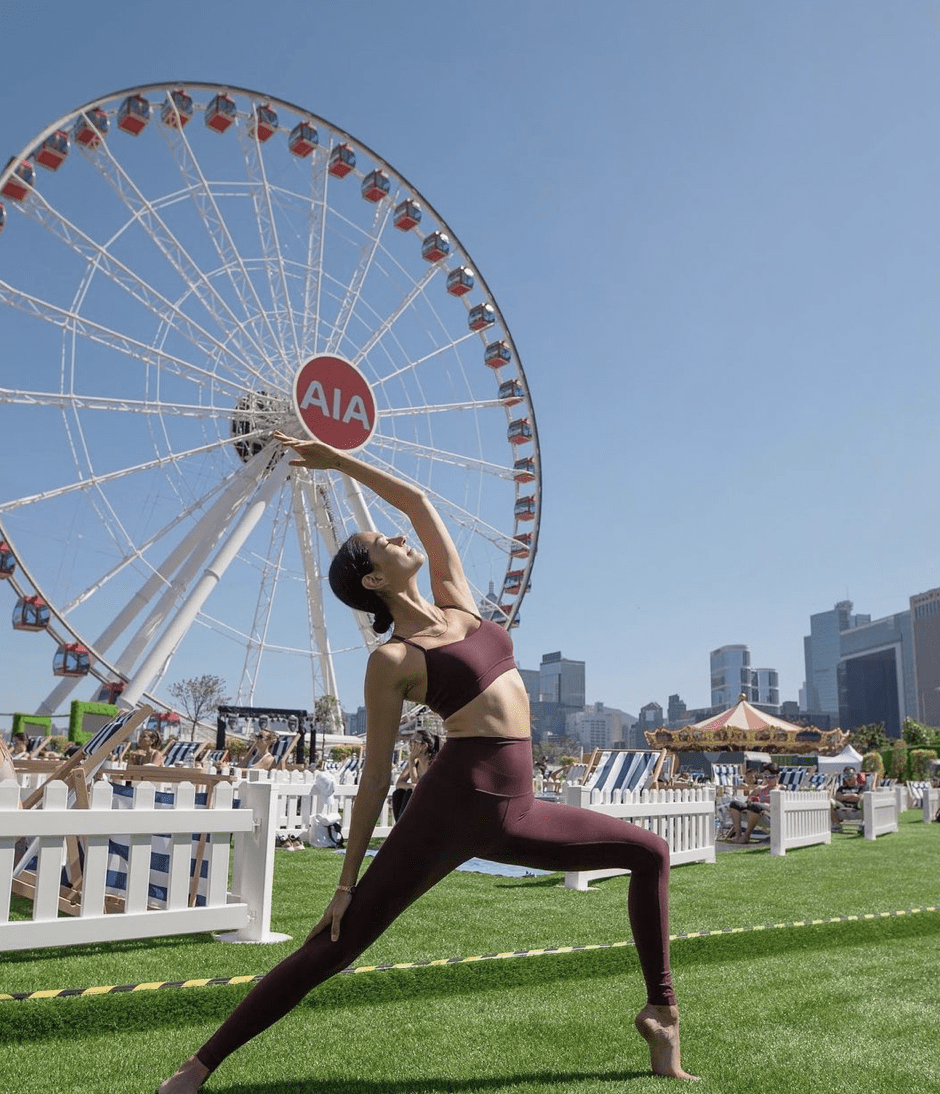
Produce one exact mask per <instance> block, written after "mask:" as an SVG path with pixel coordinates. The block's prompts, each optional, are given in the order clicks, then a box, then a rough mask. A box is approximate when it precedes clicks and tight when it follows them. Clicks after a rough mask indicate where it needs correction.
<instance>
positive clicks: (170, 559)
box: [62, 465, 251, 618]
mask: <svg viewBox="0 0 940 1094" xmlns="http://www.w3.org/2000/svg"><path fill="white" fill-rule="evenodd" d="M250 477H251V475H250V471H249V470H246V467H245V466H244V465H242V466H240V467H238V468H237V469H236V470H235V471H233V472H232V473H231V474H230V475H228V476H226V477H225V478H223V479H222V480H221V481H220V482H217V483H214V484H213V485H212V486H210V487H209V489H208V490H206V492H205V493H204V494H202V495H201V496H200V497H197V498H196V499H195V500H194V501H193V502H192V503H191V504H190V505H188V506H187V507H186V508H185V509H181V510H180V511H179V512H178V513H176V514H175V515H174V516H173V518H172V519H171V520H169V521H168V522H167V523H166V524H164V525H163V526H162V527H161V528H159V529H158V530H157V531H156V532H154V533H153V535H152V536H149V537H148V538H146V539H144V540H141V541H140V542H139V543H138V542H136V541H131V540H128V543H127V548H126V551H125V553H124V555H123V556H122V557H121V558H120V559H119V560H118V562H117V563H116V564H115V565H113V566H111V567H109V568H108V570H106V571H105V572H104V573H102V574H100V576H99V577H97V578H96V579H95V580H94V581H93V582H91V583H90V584H89V585H87V586H86V587H85V588H84V589H82V590H81V591H80V592H79V593H78V594H77V595H76V596H74V597H73V598H72V599H71V600H70V601H69V602H68V603H67V604H66V605H65V606H64V607H63V609H62V614H63V615H64V616H65V617H66V618H68V616H69V615H70V614H71V613H72V612H73V611H75V609H76V608H78V607H79V605H81V604H83V603H84V602H85V601H86V600H88V599H90V598H91V597H93V596H95V594H96V593H99V592H100V591H101V590H102V589H104V588H105V587H106V586H107V585H108V584H110V582H112V581H113V580H114V579H115V578H117V577H119V576H120V575H121V574H122V573H123V572H124V571H125V569H126V568H127V567H128V566H130V565H131V564H132V563H134V562H140V563H141V564H143V565H144V566H146V567H147V568H148V569H151V574H152V579H153V584H151V585H146V586H144V590H143V591H142V593H141V594H139V595H142V596H143V597H144V599H145V600H147V599H149V598H150V597H151V596H152V595H153V592H154V591H155V590H156V588H158V587H159V586H160V585H164V584H166V583H168V582H169V580H170V576H171V575H172V573H173V572H174V570H175V568H176V566H177V565H179V561H180V558H181V555H180V552H181V550H183V548H182V547H181V546H180V545H177V546H176V547H175V548H174V549H173V550H172V551H171V552H170V554H169V555H168V556H167V558H165V559H164V560H163V561H162V562H161V563H160V564H159V565H158V566H156V568H153V567H152V566H151V564H150V563H148V562H147V556H148V554H149V552H150V551H151V549H152V548H154V547H155V546H156V545H157V544H159V543H161V542H163V541H166V542H170V541H171V539H172V537H173V536H174V535H175V534H176V532H177V530H178V529H180V528H185V527H187V526H188V525H189V523H190V522H191V520H192V519H193V517H194V515H195V514H197V513H199V512H200V511H202V510H204V509H206V507H207V506H208V505H219V506H224V505H225V504H227V502H226V499H229V501H228V504H230V497H231V493H232V488H233V486H234V487H236V490H239V489H240V492H242V493H243V492H244V490H245V487H241V488H238V487H237V483H238V482H239V481H241V480H246V481H247V480H248V479H249V478H250ZM213 498H215V501H213ZM174 560H175V561H174Z"/></svg>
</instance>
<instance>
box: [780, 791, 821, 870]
mask: <svg viewBox="0 0 940 1094" xmlns="http://www.w3.org/2000/svg"><path fill="white" fill-rule="evenodd" d="M831 842H832V815H831V813H830V800H829V793H828V791H826V790H771V792H770V853H771V854H772V855H785V854H786V853H787V851H792V850H794V849H795V848H797V847H807V846H809V845H810V844H813V843H831Z"/></svg>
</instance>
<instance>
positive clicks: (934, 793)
mask: <svg viewBox="0 0 940 1094" xmlns="http://www.w3.org/2000/svg"><path fill="white" fill-rule="evenodd" d="M922 804H923V810H924V823H925V824H929V823H930V822H931V821H932V820H933V819H934V817H935V816H936V815H937V810H938V809H940V787H938V786H928V787H927V789H926V790H925V791H924V800H923V803H922Z"/></svg>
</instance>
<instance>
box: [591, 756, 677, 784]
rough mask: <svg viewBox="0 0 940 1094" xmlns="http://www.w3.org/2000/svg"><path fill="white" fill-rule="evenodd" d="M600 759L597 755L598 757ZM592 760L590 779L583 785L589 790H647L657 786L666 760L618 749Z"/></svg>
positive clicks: (660, 757)
mask: <svg viewBox="0 0 940 1094" xmlns="http://www.w3.org/2000/svg"><path fill="white" fill-rule="evenodd" d="M595 756H597V753H595ZM595 756H592V757H591V764H590V765H589V768H588V775H587V778H586V779H585V781H584V783H583V785H584V786H585V787H587V789H588V790H599V791H602V792H603V791H607V792H610V791H613V790H620V791H624V790H647V789H649V787H650V786H651V785H652V783H654V782H655V781H656V779H657V777H658V775H659V772H660V769H661V768H662V765H663V761H664V759H665V757H666V752H665V749H661V750H658V751H628V750H626V749H618V750H616V751H611V752H607V751H604V752H601V753H600V756H597V760H596V762H595Z"/></svg>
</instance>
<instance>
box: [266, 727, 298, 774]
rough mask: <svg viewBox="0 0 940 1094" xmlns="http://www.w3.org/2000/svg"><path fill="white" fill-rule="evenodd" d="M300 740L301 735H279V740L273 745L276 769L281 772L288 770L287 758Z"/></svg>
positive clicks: (272, 752)
mask: <svg viewBox="0 0 940 1094" xmlns="http://www.w3.org/2000/svg"><path fill="white" fill-rule="evenodd" d="M299 740H300V734H299V733H279V734H278V735H277V740H276V741H275V742H274V744H273V745H271V755H272V756H273V757H274V767H275V768H277V769H278V770H279V771H283V770H284V769H285V768H286V766H287V757H288V756H289V755H290V754H291V752H292V751H293V749H294V746H295V745H296V744H297V742H298V741H299Z"/></svg>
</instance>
